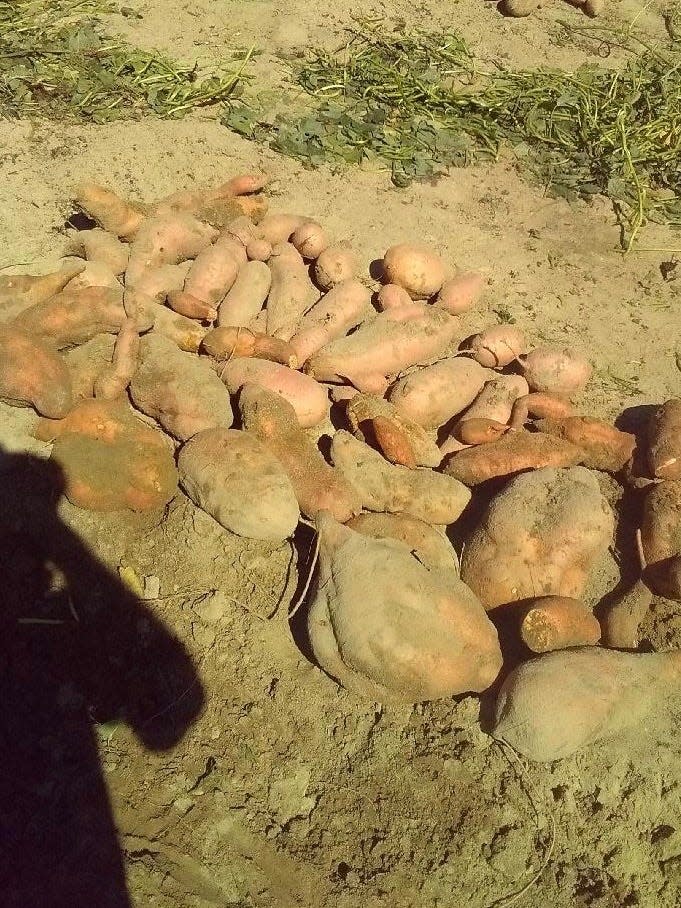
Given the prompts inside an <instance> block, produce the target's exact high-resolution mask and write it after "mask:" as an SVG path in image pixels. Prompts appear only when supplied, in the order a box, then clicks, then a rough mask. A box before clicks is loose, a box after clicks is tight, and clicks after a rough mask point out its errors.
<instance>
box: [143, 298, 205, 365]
mask: <svg viewBox="0 0 681 908" xmlns="http://www.w3.org/2000/svg"><path fill="white" fill-rule="evenodd" d="M147 308H148V309H149V310H150V311H151V313H152V315H153V318H154V328H153V331H152V334H158V335H161V336H162V337H167V338H168V340H171V341H172V342H173V343H174V344H176V345H177V346H178V347H179V348H180V350H185V351H187V352H188V353H198V351H199V349H200V347H201V343H202V341H203V339H204V337H205V336H206V334H207V333H208V328H204V327H202V326H201V325H199V324H198V322H195V321H193V320H192V319H191V318H187V317H186V316H184V315H180V314H179V313H177V312H173V310H172V309H169V308H168V307H167V306H161V305H159V304H158V303H149V304H148V306H147Z"/></svg>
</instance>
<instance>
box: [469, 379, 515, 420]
mask: <svg viewBox="0 0 681 908" xmlns="http://www.w3.org/2000/svg"><path fill="white" fill-rule="evenodd" d="M526 394H527V382H526V381H525V379H524V378H523V377H522V376H521V375H499V376H496V377H495V378H493V379H492V380H491V381H488V382H487V383H486V384H485V386H484V387H483V389H482V390H481V391H480V393H479V394H478V396H477V397H476V398H475V400H474V401H473V403H472V404H471V406H470V407H469V408H468V409H467V410H466V411H465V412H464V413H463V414H462V415H461V420H464V419H491V420H494V422H499V423H502V424H503V425H506V424H507V423H508V421H509V420H510V418H511V413H512V412H513V405H514V404H515V402H516V400H517V399H518V398H519V397H523V396H524V395H526Z"/></svg>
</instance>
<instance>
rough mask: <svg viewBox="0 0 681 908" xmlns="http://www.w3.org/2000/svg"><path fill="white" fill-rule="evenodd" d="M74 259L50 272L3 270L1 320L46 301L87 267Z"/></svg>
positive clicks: (0, 279)
mask: <svg viewBox="0 0 681 908" xmlns="http://www.w3.org/2000/svg"><path fill="white" fill-rule="evenodd" d="M85 265H86V263H85V262H83V261H74V262H69V263H67V264H65V265H64V266H63V267H62V268H60V269H59V271H53V272H51V273H50V274H0V323H3V322H10V321H12V319H14V318H16V317H17V315H19V313H21V312H23V311H24V309H28V308H29V307H30V306H35V305H37V304H38V303H44V302H45V301H46V300H49V299H51V298H52V297H53V296H54V295H55V294H56V293H59V291H60V290H63V289H64V287H66V285H67V284H68V283H69V282H70V281H72V280H73V278H75V277H76V276H77V275H79V274H80V273H81V272H82V271H83V270H84V269H85Z"/></svg>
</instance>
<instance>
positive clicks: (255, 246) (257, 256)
mask: <svg viewBox="0 0 681 908" xmlns="http://www.w3.org/2000/svg"><path fill="white" fill-rule="evenodd" d="M246 255H247V256H248V260H249V261H250V262H267V261H269V258H270V256H271V255H272V244H271V243H269V242H268V241H267V240H263V239H261V238H260V237H255V238H254V239H252V240H250V242H249V243H248V245H247V246H246Z"/></svg>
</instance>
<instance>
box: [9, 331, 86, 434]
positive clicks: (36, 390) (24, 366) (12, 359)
mask: <svg viewBox="0 0 681 908" xmlns="http://www.w3.org/2000/svg"><path fill="white" fill-rule="evenodd" d="M0 399H2V400H4V401H5V402H6V403H11V404H14V405H18V406H28V405H30V406H32V407H34V408H35V409H36V410H37V411H38V413H41V414H42V415H43V416H48V417H50V418H51V419H60V418H61V417H62V416H66V414H67V413H68V411H69V410H70V409H71V406H72V404H73V391H72V387H71V376H70V375H69V370H68V368H67V366H66V363H65V362H64V360H63V359H62V358H61V357H60V356H59V354H58V353H55V351H54V350H53V349H52V348H51V347H50V346H49V345H48V344H46V343H44V342H43V341H42V340H40V339H39V338H37V337H34V336H32V335H31V334H29V333H28V332H26V331H22V330H21V329H20V328H17V327H15V326H14V325H0Z"/></svg>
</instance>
